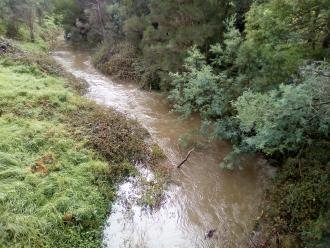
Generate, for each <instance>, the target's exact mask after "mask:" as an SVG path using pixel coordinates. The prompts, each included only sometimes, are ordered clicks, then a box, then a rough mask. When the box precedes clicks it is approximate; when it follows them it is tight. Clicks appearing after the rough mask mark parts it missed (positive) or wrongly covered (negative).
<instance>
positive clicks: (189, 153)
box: [176, 148, 195, 169]
mask: <svg viewBox="0 0 330 248" xmlns="http://www.w3.org/2000/svg"><path fill="white" fill-rule="evenodd" d="M194 150H195V148H193V149H191V150H190V151H189V152H188V153H187V156H186V158H185V159H184V160H182V162H181V163H180V164H179V165H178V166H177V167H176V168H178V169H180V168H181V166H182V165H183V164H184V163H185V162H187V160H188V158H189V157H190V155H191V153H192V152H193V151H194Z"/></svg>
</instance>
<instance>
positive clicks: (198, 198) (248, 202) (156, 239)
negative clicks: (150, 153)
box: [54, 44, 268, 248]
mask: <svg viewBox="0 0 330 248" xmlns="http://www.w3.org/2000/svg"><path fill="white" fill-rule="evenodd" d="M54 57H55V59H56V60H57V61H58V62H59V63H60V64H61V65H62V66H63V67H64V68H65V70H67V71H68V72H70V73H72V74H73V75H74V76H76V77H77V78H81V79H84V80H85V81H86V82H87V83H88V86H89V88H88V93H87V97H88V98H90V99H93V100H95V101H96V102H97V103H99V104H102V105H106V106H110V107H113V108H115V109H117V110H119V111H121V112H124V113H127V114H128V115H129V116H130V117H132V118H135V119H137V121H138V122H140V123H141V124H142V125H143V126H144V127H145V128H147V129H148V131H149V132H150V133H151V136H152V138H153V139H154V140H155V141H156V142H157V143H158V144H159V145H160V146H161V147H162V148H163V150H164V151H165V153H166V155H167V157H168V161H166V163H168V165H169V166H171V167H173V169H172V170H171V183H170V185H169V186H168V188H167V190H166V192H165V199H164V202H163V204H162V206H161V207H160V209H158V210H154V211H148V210H145V209H144V208H142V207H141V206H139V205H138V204H136V203H135V199H136V198H138V197H139V195H140V194H141V192H140V189H139V184H138V182H137V181H136V180H134V179H128V180H127V181H126V182H125V183H123V184H121V185H120V186H119V197H118V200H117V202H116V203H115V205H114V207H113V209H112V212H111V214H110V216H109V218H108V221H107V223H106V225H105V227H104V241H103V242H104V247H111V248H117V247H118V248H119V247H120V248H122V247H123V248H124V247H134V248H135V247H150V248H160V247H166V248H172V247H173V248H174V247H178V248H185V247H187V248H190V247H224V248H226V247H229V248H231V247H233V248H234V247H235V248H236V247H250V245H251V244H250V243H249V239H248V236H247V235H248V233H249V232H250V231H251V230H252V226H253V220H254V219H255V217H256V216H257V215H258V213H257V207H258V204H259V203H260V198H261V194H262V189H263V187H264V184H265V178H267V174H268V170H267V169H265V168H266V166H265V161H264V160H263V159H261V158H250V159H245V160H244V169H243V170H235V171H223V170H221V169H220V167H219V164H220V162H221V161H222V159H223V158H224V157H225V156H226V154H228V152H230V150H231V146H230V144H228V143H226V142H218V143H217V144H213V145H212V146H210V147H209V148H208V149H204V150H199V151H195V152H194V153H193V154H192V155H191V157H190V158H189V161H188V162H187V163H185V165H184V166H183V167H182V169H181V170H177V169H175V165H177V164H178V163H180V162H181V160H182V159H183V158H184V157H185V155H186V152H187V151H184V150H183V151H181V150H180V148H179V146H178V139H179V138H180V137H181V135H182V134H184V133H185V132H189V131H192V130H194V129H196V128H198V126H199V124H200V120H199V119H198V117H192V118H190V119H189V120H186V121H179V120H178V116H177V115H175V114H171V113H169V110H170V109H169V106H168V104H167V101H166V98H164V97H163V96H161V95H160V94H157V93H152V92H147V91H143V90H140V89H139V87H138V86H137V85H135V84H131V83H118V82H114V81H113V80H111V79H110V78H109V77H107V76H104V75H103V74H101V73H100V72H99V71H97V70H96V69H95V68H94V67H93V66H92V64H91V58H90V55H89V53H88V52H84V51H81V50H79V51H77V50H73V49H71V48H70V47H69V46H67V45H64V44H63V45H61V46H60V47H59V48H58V49H57V51H56V52H55V53H54ZM139 170H140V171H141V172H142V173H144V174H145V176H146V177H152V173H151V172H150V171H148V170H147V169H145V168H143V167H142V166H141V167H139ZM210 229H216V230H217V231H216V232H215V235H214V237H213V238H211V239H205V233H206V232H207V231H208V230H210Z"/></svg>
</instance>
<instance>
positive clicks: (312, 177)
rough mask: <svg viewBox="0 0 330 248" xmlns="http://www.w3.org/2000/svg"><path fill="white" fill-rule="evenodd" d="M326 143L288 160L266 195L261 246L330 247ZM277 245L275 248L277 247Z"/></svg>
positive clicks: (329, 176) (329, 168)
mask: <svg viewBox="0 0 330 248" xmlns="http://www.w3.org/2000/svg"><path fill="white" fill-rule="evenodd" d="M328 148H329V141H324V140H323V141H320V142H318V143H316V144H313V146H310V147H308V148H306V149H304V150H302V152H301V153H300V154H298V156H296V157H292V158H288V159H287V160H286V161H285V162H284V165H283V167H282V168H280V169H279V171H278V173H277V175H276V177H275V178H274V182H273V184H272V186H271V188H269V189H268V191H267V192H266V197H265V201H264V206H263V209H264V212H263V215H262V218H261V219H260V222H259V224H258V225H260V228H262V230H263V232H262V233H263V235H264V237H262V238H261V240H262V241H261V242H260V247H287V248H290V247H310V248H316V247H318V248H323V247H329V245H330V231H329V230H330V209H329V206H330V188H329V184H330V162H329V161H330V154H329V150H328ZM276 245H277V246H276Z"/></svg>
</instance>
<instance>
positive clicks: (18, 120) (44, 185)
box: [0, 57, 147, 247]
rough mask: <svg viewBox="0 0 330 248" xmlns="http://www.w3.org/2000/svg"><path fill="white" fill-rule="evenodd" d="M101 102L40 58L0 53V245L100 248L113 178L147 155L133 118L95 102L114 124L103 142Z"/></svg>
mask: <svg viewBox="0 0 330 248" xmlns="http://www.w3.org/2000/svg"><path fill="white" fill-rule="evenodd" d="M96 108H97V107H96V106H95V105H93V104H91V103H90V102H88V101H87V100H84V99H82V98H81V97H79V96H78V95H75V93H73V92H72V91H70V90H69V89H68V88H67V87H66V83H65V81H64V80H63V79H61V78H59V77H57V76H54V75H53V76H50V75H49V74H48V73H47V72H45V71H43V70H42V67H40V66H39V65H38V64H32V63H26V62H24V61H23V62H18V61H17V60H11V59H10V57H9V58H8V57H7V58H1V59H0V189H1V190H0V247H2V246H3V247H100V245H101V244H100V243H101V233H102V225H103V223H104V220H105V218H106V215H107V213H108V211H109V208H110V205H111V202H112V201H113V200H114V197H115V183H116V182H118V181H119V180H121V179H122V178H123V177H124V176H125V175H128V174H130V173H133V172H134V167H133V166H132V165H131V164H130V163H129V162H128V161H130V160H131V159H137V158H139V159H142V158H143V157H144V156H147V155H142V154H143V153H144V152H145V151H146V148H145V147H144V146H143V145H142V144H144V143H143V136H144V133H143V132H142V129H140V128H139V127H138V126H137V124H136V123H133V122H130V121H128V120H126V119H125V117H124V116H122V115H119V114H115V113H114V112H111V111H108V112H102V110H100V109H99V108H97V109H98V112H99V113H100V114H99V115H101V116H102V118H103V119H102V121H101V122H102V123H110V124H111V123H113V127H111V126H106V129H102V130H101V131H102V132H103V133H105V134H106V137H108V138H107V140H106V141H107V144H103V145H102V144H101V143H100V142H101V141H102V139H101V138H102V135H100V133H99V132H96V133H95V132H94V131H90V130H95V129H93V127H95V125H98V124H99V123H100V122H98V119H99V118H98V116H96V115H95V111H94V110H95V109H96ZM112 114H114V116H112ZM92 117H93V119H92ZM130 130H135V131H134V134H131V133H130ZM107 133H110V134H111V135H107ZM93 135H95V136H96V138H95V139H94V140H93ZM116 139H118V140H120V144H119V146H118V145H117V146H116V144H117V140H116ZM125 142H130V143H131V144H128V143H127V144H126V145H125ZM114 147H117V150H113V148H114ZM125 147H126V150H125ZM123 150H125V151H124V152H123ZM138 154H140V155H138Z"/></svg>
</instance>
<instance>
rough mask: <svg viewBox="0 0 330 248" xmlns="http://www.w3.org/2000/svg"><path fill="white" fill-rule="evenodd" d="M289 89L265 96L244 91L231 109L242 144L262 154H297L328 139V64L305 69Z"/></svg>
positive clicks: (275, 91)
mask: <svg viewBox="0 0 330 248" xmlns="http://www.w3.org/2000/svg"><path fill="white" fill-rule="evenodd" d="M301 70H302V75H301V78H299V79H298V80H299V81H298V82H297V83H296V84H293V85H281V86H280V87H279V89H278V90H273V91H270V92H268V93H265V94H262V93H253V92H252V91H246V92H244V94H243V95H242V96H241V97H239V99H238V100H237V102H235V103H234V106H235V107H236V109H237V112H238V115H237V118H238V119H239V120H240V123H241V130H242V132H244V133H245V134H247V135H246V136H245V137H244V139H243V143H246V144H247V145H248V146H251V147H253V150H260V151H262V152H264V153H266V154H269V155H271V154H275V153H278V152H279V153H282V154H283V153H286V152H298V151H299V149H301V148H302V147H305V146H308V145H311V144H313V142H315V141H316V140H318V139H321V138H322V137H324V138H325V137H328V134H329V126H330V116H329V96H330V85H329V79H328V75H330V74H329V72H330V66H329V64H324V63H321V64H320V65H314V64H312V65H309V66H307V67H304V68H302V69H301Z"/></svg>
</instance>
